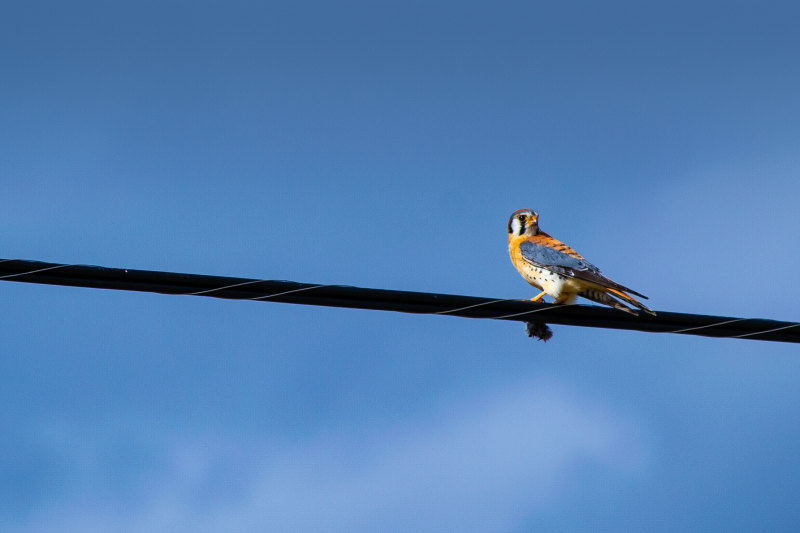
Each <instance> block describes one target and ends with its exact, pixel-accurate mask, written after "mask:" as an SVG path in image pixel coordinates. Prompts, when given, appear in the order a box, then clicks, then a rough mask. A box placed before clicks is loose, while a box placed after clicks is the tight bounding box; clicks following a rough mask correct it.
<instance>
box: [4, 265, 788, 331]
mask: <svg viewBox="0 0 800 533" xmlns="http://www.w3.org/2000/svg"><path fill="white" fill-rule="evenodd" d="M0 280H6V281H19V282H25V283H39V284H46V285H64V286H71V287H88V288H95V289H113V290H125V291H139V292H155V293H159V294H172V295H193V296H209V297H213V298H226V299H231V300H256V301H272V302H283V303H293V304H301V305H321V306H327V307H346V308H355V309H374V310H382V311H398V312H403V313H416V314H432V315H451V316H459V317H465V318H491V319H495V320H514V321H519V322H528V323H529V324H533V323H535V324H543V323H548V324H563V325H570V326H587V327H595V328H610V329H628V330H636V331H644V332H651V333H680V334H685V335H701V336H704V337H728V338H740V339H753V340H763V341H779V342H800V323H796V322H782V321H777V320H766V319H763V318H735V317H725V316H708V315H694V314H687V313H670V312H666V311H659V312H658V315H657V316H654V317H653V316H649V315H644V316H641V315H640V316H631V315H629V314H627V313H622V312H620V311H617V310H616V309H611V308H606V307H598V306H593V305H554V304H543V303H533V302H530V301H526V300H519V299H492V298H480V297H476V296H460V295H452V294H435V293H428V292H411V291H394V290H386V289H367V288H363V287H351V286H346V285H315V284H311V283H297V282H294V281H276V280H258V279H248V278H231V277H224V276H208V275H201V274H184V273H176V272H158V271H152V270H131V269H123V268H107V267H100V266H90V265H67V264H60V263H44V262H40V261H27V260H22V259H0ZM529 331H530V328H529Z"/></svg>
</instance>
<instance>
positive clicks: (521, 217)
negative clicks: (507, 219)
mask: <svg viewBox="0 0 800 533" xmlns="http://www.w3.org/2000/svg"><path fill="white" fill-rule="evenodd" d="M517 220H519V221H520V222H525V215H519V216H517Z"/></svg>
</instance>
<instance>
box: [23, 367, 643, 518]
mask: <svg viewBox="0 0 800 533" xmlns="http://www.w3.org/2000/svg"><path fill="white" fill-rule="evenodd" d="M158 439H159V440H160V442H159V443H158V447H159V448H160V450H161V455H162V458H161V463H162V467H160V468H158V469H154V471H153V472H150V474H149V475H147V476H144V479H142V476H138V477H137V482H136V487H135V489H132V490H128V491H125V494H124V495H117V496H116V497H114V498H109V497H108V494H105V493H104V491H103V489H98V488H96V487H97V485H96V484H95V483H92V480H91V479H84V480H83V482H84V483H85V484H86V486H85V487H82V488H81V490H80V493H81V496H80V497H71V498H69V501H62V502H61V503H59V504H51V505H50V506H49V507H45V508H44V509H43V510H42V511H41V512H39V513H38V514H37V515H34V516H32V517H30V520H29V521H28V522H27V523H26V524H24V525H22V528H21V531H50V530H54V529H57V530H59V531H85V530H89V529H100V530H114V531H130V532H139V531H165V530H166V531H193V532H194V531H264V530H272V531H320V530H324V531H353V530H381V531H391V530H403V531H407V530H413V531H439V530H443V529H447V530H455V531H470V530H476V531H503V530H507V529H509V528H512V527H514V526H515V525H519V524H520V523H521V522H522V521H523V520H525V519H526V518H527V517H530V516H531V514H533V513H536V512H537V511H541V510H547V509H549V508H552V507H553V506H557V505H560V504H562V503H563V499H564V498H568V497H569V493H570V492H571V489H574V488H576V487H577V485H578V483H579V482H580V476H581V473H584V474H585V473H586V469H587V468H588V469H595V468H601V469H609V470H611V471H613V472H616V473H620V474H622V475H624V476H632V477H636V476H638V475H640V474H641V472H642V470H643V469H644V468H645V467H646V454H645V452H644V448H645V446H644V443H643V439H642V435H641V431H639V430H638V429H637V427H636V426H635V425H634V424H633V423H632V421H631V420H629V419H626V418H625V417H621V416H619V415H616V414H614V413H613V412H612V411H611V410H610V409H609V408H607V407H604V406H603V405H600V404H599V402H597V401H596V400H595V401H593V400H591V399H588V398H585V397H582V396H581V395H580V394H576V393H575V392H574V391H569V390H566V389H564V388H563V387H561V386H559V385H558V384H555V383H552V382H548V381H543V380H539V381H526V382H524V383H519V384H517V385H516V386H513V387H507V388H504V389H502V390H495V391H494V392H492V393H490V394H487V395H485V396H483V397H480V398H473V399H471V401H466V402H464V401H462V402H460V403H457V404H452V405H450V406H449V407H447V408H439V409H438V410H436V412H435V413H429V414H428V415H426V417H425V418H424V419H422V420H420V419H411V420H408V421H406V422H404V423H399V424H393V425H392V424H380V425H379V427H373V428H367V429H366V430H354V431H345V430H341V431H337V432H330V433H328V434H325V435H317V436H315V437H313V438H310V439H308V440H305V441H299V442H298V441H296V442H282V443H277V442H275V441H274V440H270V441H268V440H266V439H260V438H255V439H254V438H247V437H242V438H237V435H231V434H229V435H225V436H223V437H220V436H218V435H215V436H208V435H186V434H180V435H170V434H167V433H165V434H164V435H161V436H160V437H158ZM85 442H86V440H85V439H84V440H80V439H76V440H75V441H74V442H71V443H66V442H62V443H61V444H62V449H63V448H64V447H67V448H69V447H72V448H74V453H75V454H76V455H79V456H86V455H87V450H85V449H82V446H85V444H81V443H85ZM88 453H89V454H90V455H91V453H92V452H88ZM606 473H608V472H606ZM93 487H94V488H93ZM131 493H133V495H131Z"/></svg>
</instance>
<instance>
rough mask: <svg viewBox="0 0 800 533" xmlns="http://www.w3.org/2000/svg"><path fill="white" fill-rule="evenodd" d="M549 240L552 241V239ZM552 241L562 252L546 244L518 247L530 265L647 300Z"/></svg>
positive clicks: (563, 246)
mask: <svg viewBox="0 0 800 533" xmlns="http://www.w3.org/2000/svg"><path fill="white" fill-rule="evenodd" d="M550 239H552V237H551V238H550ZM552 240H553V241H554V242H555V243H558V245H559V248H560V249H561V250H564V251H561V250H558V249H556V248H554V247H553V246H552V245H551V246H548V245H547V244H539V243H536V242H531V241H524V242H522V243H520V245H519V251H520V254H521V255H522V258H523V259H524V260H525V261H527V262H528V263H530V264H532V265H535V266H537V267H544V268H546V269H548V270H551V271H553V272H555V273H556V274H561V275H562V276H568V277H571V278H577V279H581V280H584V281H589V282H591V283H595V284H597V285H600V286H601V287H606V288H609V289H615V290H618V291H625V292H630V293H631V294H635V295H636V296H641V297H642V298H647V296H645V295H644V294H639V293H638V292H636V291H634V290H631V289H629V288H627V287H625V286H623V285H620V284H619V283H617V282H616V281H612V280H610V279H608V278H607V277H605V276H604V275H603V274H601V273H600V269H599V268H597V267H596V266H594V265H593V264H591V263H590V262H589V261H587V260H586V259H584V258H582V257H581V256H580V255H578V253H577V252H575V251H574V250H573V249H572V248H570V247H568V246H567V245H565V244H563V243H561V242H559V241H556V240H555V239H552Z"/></svg>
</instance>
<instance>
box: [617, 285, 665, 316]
mask: <svg viewBox="0 0 800 533" xmlns="http://www.w3.org/2000/svg"><path fill="white" fill-rule="evenodd" d="M608 292H610V293H611V294H613V295H614V296H616V297H617V298H619V299H620V300H622V301H623V302H625V303H626V304H628V305H633V306H636V307H638V308H639V309H641V310H642V311H644V312H645V313H648V314H650V315H653V316H656V312H655V311H653V310H652V309H650V308H649V307H647V306H646V305H644V304H643V303H642V302H640V301H639V300H637V299H636V298H634V297H633V296H628V295H627V294H625V293H624V292H622V291H618V290H617V289H608Z"/></svg>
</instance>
